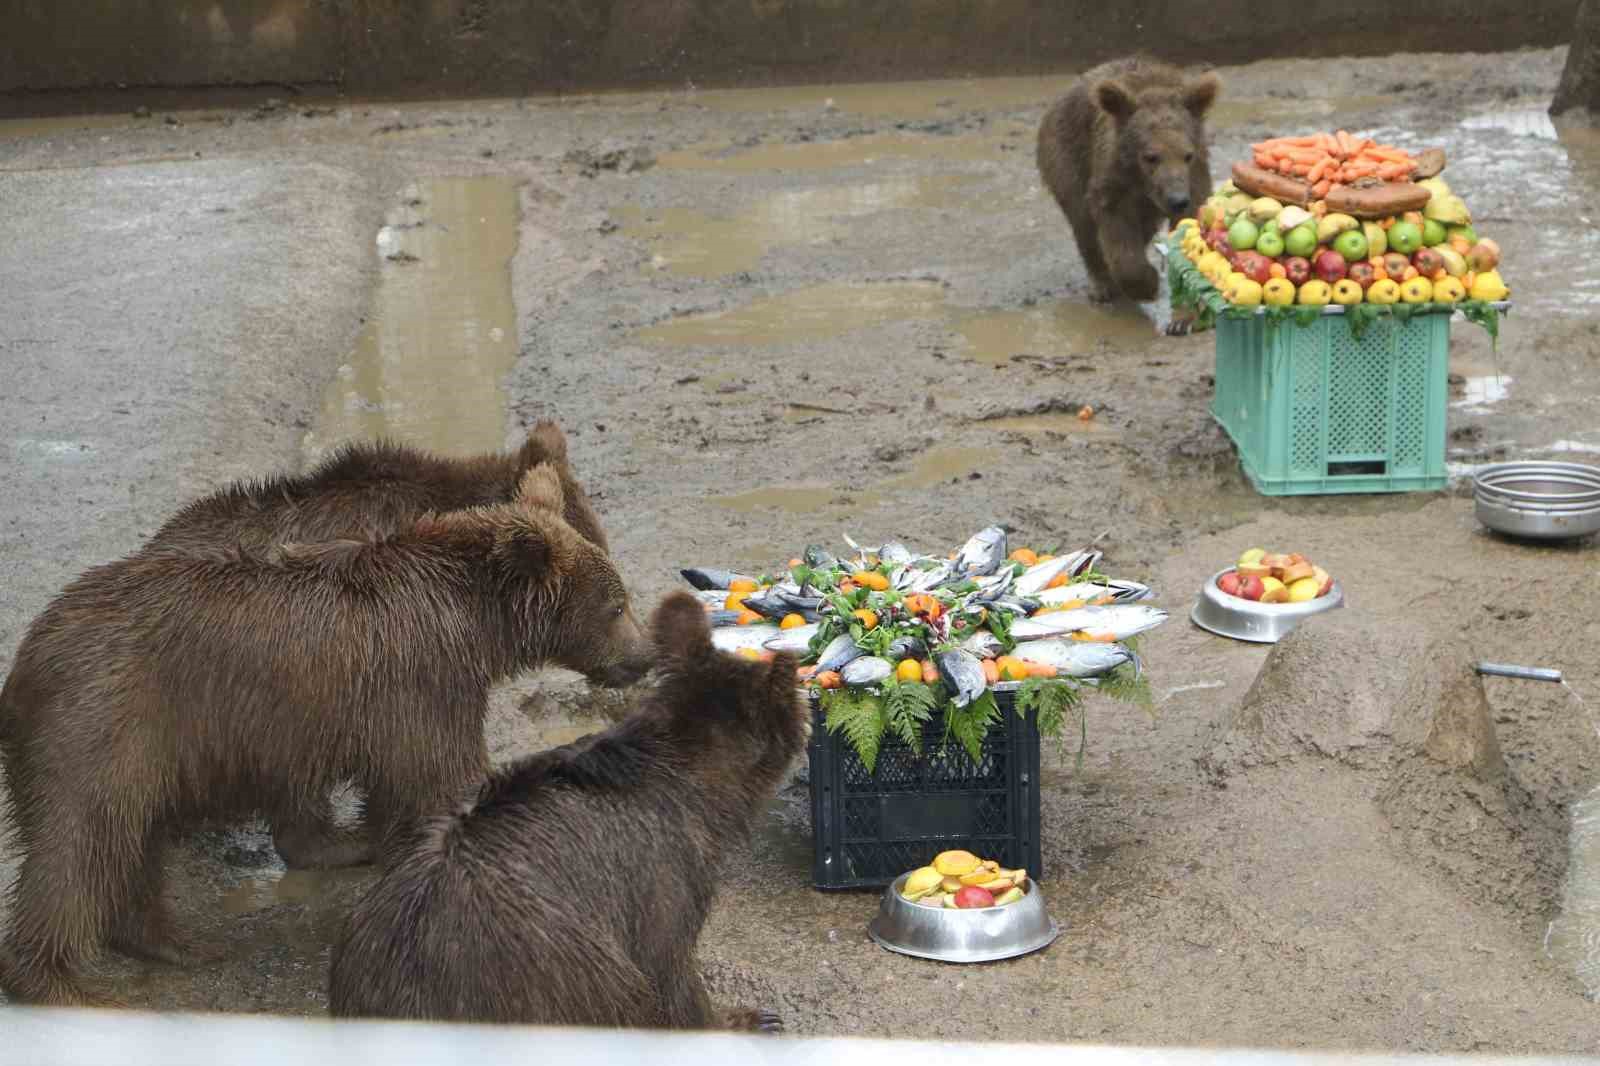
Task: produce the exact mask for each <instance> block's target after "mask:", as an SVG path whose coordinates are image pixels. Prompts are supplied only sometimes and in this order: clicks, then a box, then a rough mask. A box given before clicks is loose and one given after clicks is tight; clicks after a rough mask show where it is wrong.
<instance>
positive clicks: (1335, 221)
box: [1317, 211, 1361, 244]
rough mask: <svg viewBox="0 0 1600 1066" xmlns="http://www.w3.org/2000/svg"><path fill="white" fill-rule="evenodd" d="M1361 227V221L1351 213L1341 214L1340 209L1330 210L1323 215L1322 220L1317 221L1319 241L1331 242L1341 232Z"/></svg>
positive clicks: (1323, 242) (1319, 242) (1320, 242)
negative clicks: (1351, 215) (1352, 216)
mask: <svg viewBox="0 0 1600 1066" xmlns="http://www.w3.org/2000/svg"><path fill="white" fill-rule="evenodd" d="M1359 228H1361V223H1359V222H1357V221H1356V220H1355V219H1354V218H1351V217H1350V216H1349V215H1346V214H1341V213H1340V212H1338V211H1330V212H1328V213H1327V214H1326V215H1323V216H1322V221H1320V222H1318V223H1317V243H1318V244H1331V243H1333V239H1334V238H1335V237H1337V236H1338V235H1339V234H1341V233H1344V232H1346V231H1347V230H1353V229H1359Z"/></svg>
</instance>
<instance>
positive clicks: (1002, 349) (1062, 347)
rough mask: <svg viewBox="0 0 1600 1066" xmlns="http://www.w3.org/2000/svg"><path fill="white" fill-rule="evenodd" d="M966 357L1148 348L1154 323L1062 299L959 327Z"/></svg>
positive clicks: (1138, 314)
mask: <svg viewBox="0 0 1600 1066" xmlns="http://www.w3.org/2000/svg"><path fill="white" fill-rule="evenodd" d="M956 332H957V333H959V334H960V335H961V337H962V339H963V340H964V341H965V342H966V348H967V354H968V355H970V356H971V357H972V358H973V359H976V360H977V361H979V362H981V363H990V364H1004V363H1007V362H1010V360H1011V357H1012V356H1015V355H1024V354H1026V355H1043V356H1051V355H1065V354H1068V353H1071V352H1082V351H1086V350H1088V349H1090V348H1093V347H1094V345H1095V343H1096V342H1097V341H1101V340H1104V341H1106V342H1107V343H1110V344H1127V345H1141V344H1148V343H1149V342H1150V341H1151V340H1153V339H1155V337H1156V336H1157V333H1158V331H1157V329H1156V323H1155V320H1154V319H1152V318H1149V317H1148V316H1146V315H1145V314H1144V313H1143V312H1142V311H1141V310H1140V309H1139V308H1138V307H1132V306H1112V307H1100V306H1097V305H1094V304H1090V303H1083V302H1072V301H1067V300H1063V301H1061V302H1059V303H1056V304H1053V305H1051V306H1050V307H1044V308H1040V307H1030V308H1026V309H1024V310H1019V311H995V312H989V313H985V314H980V315H973V316H972V317H970V318H967V319H964V320H962V321H961V322H959V323H957V324H956Z"/></svg>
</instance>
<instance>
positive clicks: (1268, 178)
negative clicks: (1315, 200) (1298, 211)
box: [1233, 163, 1311, 207]
mask: <svg viewBox="0 0 1600 1066" xmlns="http://www.w3.org/2000/svg"><path fill="white" fill-rule="evenodd" d="M1233 183H1234V184H1235V185H1237V186H1238V187H1239V190H1240V191H1241V192H1247V193H1249V194H1250V195H1251V196H1270V197H1272V198H1273V199H1274V200H1276V201H1278V202H1279V203H1281V204H1298V205H1300V206H1301V207H1306V206H1308V205H1309V204H1310V203H1311V186H1310V185H1308V184H1306V183H1305V182H1303V181H1301V180H1300V179H1299V178H1291V177H1288V176H1286V175H1283V174H1274V173H1273V172H1272V171H1270V170H1264V169H1262V168H1261V167H1258V166H1256V165H1254V164H1253V163H1235V164H1234V165H1233Z"/></svg>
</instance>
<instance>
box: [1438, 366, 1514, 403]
mask: <svg viewBox="0 0 1600 1066" xmlns="http://www.w3.org/2000/svg"><path fill="white" fill-rule="evenodd" d="M1511 381H1512V378H1511V377H1510V375H1508V374H1473V375H1468V377H1467V379H1466V381H1465V382H1463V383H1462V384H1461V385H1459V386H1456V385H1452V386H1451V387H1450V391H1451V392H1452V393H1454V392H1455V391H1456V390H1457V389H1459V390H1460V393H1461V398H1460V399H1457V400H1452V401H1451V402H1450V406H1451V407H1461V408H1476V407H1487V406H1488V405H1490V404H1495V403H1499V402H1500V401H1501V400H1503V399H1505V398H1506V396H1508V395H1509V394H1510V392H1511Z"/></svg>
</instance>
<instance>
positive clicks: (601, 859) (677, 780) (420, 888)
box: [329, 593, 810, 1029]
mask: <svg viewBox="0 0 1600 1066" xmlns="http://www.w3.org/2000/svg"><path fill="white" fill-rule="evenodd" d="M651 629H652V634H653V637H654V641H655V645H656V654H657V656H658V659H659V665H660V667H661V669H662V671H663V677H662V680H661V681H660V683H659V685H658V686H657V687H656V689H655V690H654V691H653V692H652V693H650V694H649V695H648V696H647V697H646V698H645V700H644V701H643V702H642V703H641V705H640V707H639V709H638V710H637V711H636V712H635V713H634V714H633V715H632V716H630V717H629V718H628V719H626V720H625V721H623V722H621V723H619V724H618V725H617V726H615V727H614V728H612V729H610V730H608V731H606V732H603V733H599V734H596V735H593V736H589V737H585V738H583V739H582V740H579V741H576V742H575V743H573V744H570V745H568V746H566V747H564V748H557V749H554V750H552V751H548V752H543V753H540V754H538V755H533V756H530V757H527V758H525V759H522V760H521V761H519V762H516V763H512V764H510V765H508V766H505V767H503V768H501V769H499V770H497V771H496V772H495V773H494V774H493V776H491V777H490V778H489V780H488V781H487V782H486V783H485V784H484V786H483V788H482V790H481V791H480V792H479V794H478V798H477V801H476V803H474V804H473V805H471V806H470V807H468V808H467V809H465V810H463V811H461V812H459V813H455V814H449V815H442V816H440V817H438V818H435V819H432V820H431V821H429V822H427V823H425V824H424V825H423V827H422V828H421V829H420V830H419V831H418V832H417V833H416V834H415V835H414V837H413V841H414V842H413V844H412V846H411V848H410V850H409V852H408V853H407V854H406V855H404V856H403V857H401V858H399V859H397V860H396V861H395V862H394V863H393V864H391V866H390V867H389V869H388V870H387V871H386V872H385V874H384V875H383V877H382V878H381V879H380V880H379V881H378V882H377V884H376V885H374V886H373V888H372V889H371V890H370V891H369V892H368V893H367V894H366V896H365V897H364V898H363V899H362V900H361V901H360V902H359V903H357V905H356V906H355V908H354V910H353V912H352V914H351V916H350V918H349V920H348V923H347V925H346V928H345V931H344V934H343V935H342V937H341V938H340V940H339V942H338V943H337V944H336V945H335V947H334V951H333V965H332V974H331V981H330V992H331V994H330V1003H329V1006H330V1010H331V1011H332V1013H333V1014H334V1015H336V1016H345V1017H352V1016H378V1017H391V1018H425V1019H435V1020H454V1021H481V1022H521V1023H532V1024H550V1025H595V1026H610V1027H646V1028H711V1027H719V1026H726V1027H729V1028H745V1029H774V1028H776V1027H777V1020H776V1019H775V1018H774V1017H773V1016H771V1015H766V1014H762V1013H760V1012H735V1013H734V1014H732V1015H729V1016H726V1017H723V1018H720V1019H719V1018H717V1017H715V1016H714V1013H713V1011H712V1008H711V1006H710V1003H709V1001H708V999H707V995H706V991H705V988H704V986H703V984H702V982H701V979H700V975H699V971H698V969H697V967H696V964H695V944H696V941H697V940H698V938H699V935H700V929H701V926H702V925H703V924H704V922H705V918H706V914H707V912H708V911H709V910H710V907H711V902H712V897H713V894H714V892H715V889H716V884H717V879H718V876H719V874H720V870H721V867H722V863H723V860H724V858H725V857H726V856H727V853H728V851H729V850H730V849H732V848H733V847H735V846H737V845H738V844H740V843H742V842H743V841H744V840H745V839H746V838H747V837H748V834H749V832H750V829H751V826H752V824H753V822H754V821H755V819H756V818H758V817H759V816H760V815H761V814H762V812H763V811H765V809H766V801H767V800H768V799H769V798H770V797H771V796H772V794H773V793H774V791H775V790H776V789H777V786H778V784H779V782H780V780H781V778H782V775H783V772H784V770H785V769H786V768H787V767H788V765H789V763H790V761H791V760H792V759H793V758H794V757H795V756H796V755H797V754H798V753H799V752H800V750H801V748H802V747H803V746H804V744H805V740H806V737H807V736H808V734H809V732H810V715H809V712H808V710H807V708H806V706H805V704H804V701H803V700H802V699H801V697H800V695H799V693H798V690H797V688H796V683H795V660H794V659H793V658H792V657H791V656H787V655H779V656H777V657H776V658H775V659H774V660H773V661H772V662H768V663H762V662H752V661H747V660H742V659H737V658H735V657H733V656H731V655H725V654H723V653H721V652H718V651H716V650H715V649H714V648H713V646H712V644H711V639H710V630H709V628H708V625H707V621H706V615H705V611H704V609H703V608H702V607H701V606H700V605H699V604H698V603H697V602H696V601H695V600H694V598H693V597H691V596H689V595H687V594H685V593H676V594H674V595H672V596H670V597H668V598H667V599H666V600H664V601H662V603H661V605H660V606H659V607H658V608H657V609H656V612H655V616H654V618H653V620H652V625H651Z"/></svg>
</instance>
